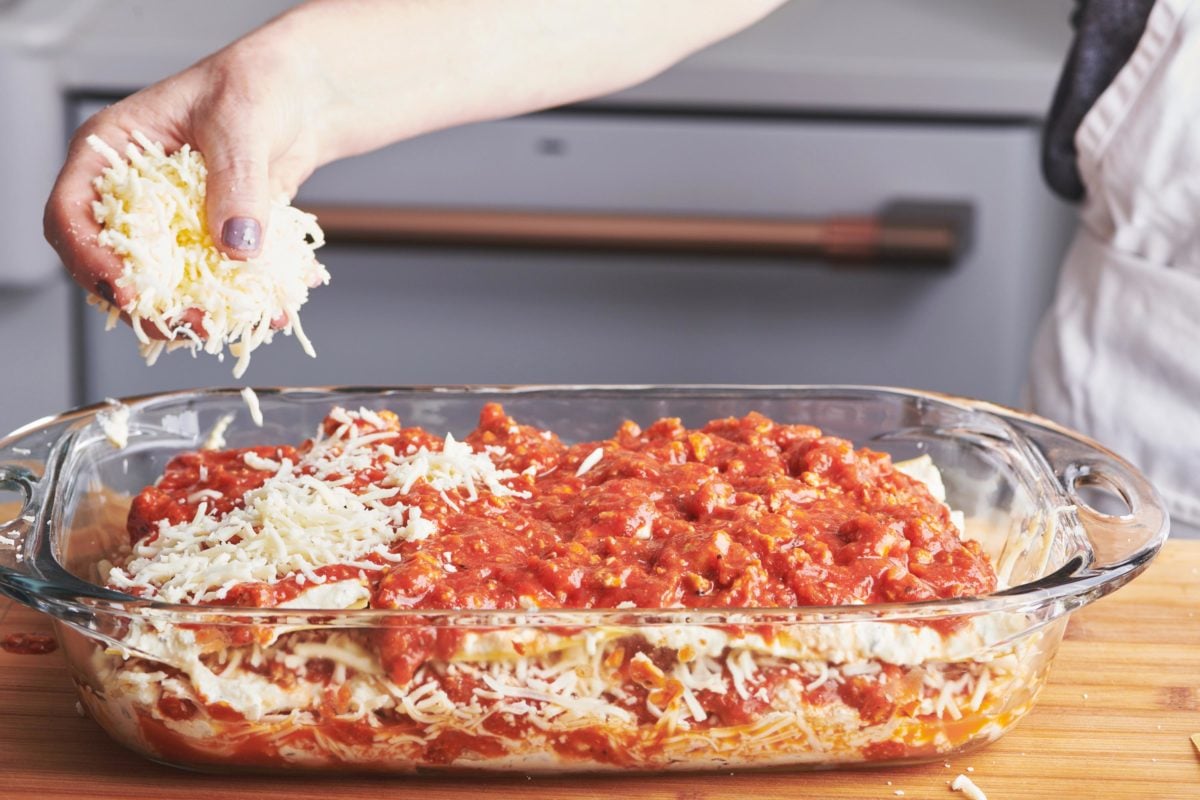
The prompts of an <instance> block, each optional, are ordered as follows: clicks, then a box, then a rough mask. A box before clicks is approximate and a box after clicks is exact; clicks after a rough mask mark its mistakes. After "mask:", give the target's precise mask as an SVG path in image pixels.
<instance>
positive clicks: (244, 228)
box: [221, 217, 262, 252]
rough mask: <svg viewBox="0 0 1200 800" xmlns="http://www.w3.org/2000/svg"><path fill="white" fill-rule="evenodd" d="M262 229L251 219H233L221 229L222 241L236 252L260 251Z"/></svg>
mask: <svg viewBox="0 0 1200 800" xmlns="http://www.w3.org/2000/svg"><path fill="white" fill-rule="evenodd" d="M261 235H262V228H260V227H259V225H258V220H254V219H251V218H250V217H231V218H230V219H227V220H225V225H224V226H222V228H221V241H222V242H224V243H225V246H226V247H229V248H232V249H234V250H244V251H247V252H253V251H255V250H257V249H258V239H259V237H260V236H261Z"/></svg>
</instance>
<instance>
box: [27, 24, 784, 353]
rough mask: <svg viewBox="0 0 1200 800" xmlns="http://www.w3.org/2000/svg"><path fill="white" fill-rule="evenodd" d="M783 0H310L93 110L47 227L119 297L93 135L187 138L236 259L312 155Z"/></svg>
mask: <svg viewBox="0 0 1200 800" xmlns="http://www.w3.org/2000/svg"><path fill="white" fill-rule="evenodd" d="M781 2H782V0H740V1H739V2H737V3H731V2H729V1H728V0H655V2H653V3H649V2H645V0H553V1H552V2H548V0H505V2H503V3H497V2H491V0H438V2H436V3H422V2H398V1H397V0H388V1H387V2H383V1H382V0H309V2H307V3H304V4H302V5H300V6H297V7H296V8H293V9H291V10H290V11H288V12H286V13H285V14H283V15H282V16H280V17H278V18H276V19H274V20H272V21H271V22H269V23H267V24H266V25H264V26H263V27H262V28H259V29H258V30H256V31H254V32H252V33H250V34H249V35H247V36H246V37H245V38H243V39H241V40H239V41H237V42H234V43H233V44H231V45H230V46H229V47H227V48H225V49H224V50H222V51H221V52H219V53H217V54H215V55H213V56H211V57H209V58H208V59H205V60H204V61H202V62H200V63H199V64H197V65H196V66H194V67H190V68H188V69H187V70H185V71H183V72H181V73H180V74H179V75H176V76H174V77H172V78H168V79H167V80H165V81H162V82H161V83H158V84H155V85H154V86H151V87H149V88H148V89H145V90H143V91H141V92H138V93H137V94H135V95H132V96H131V97H129V98H127V99H125V100H122V101H121V102H119V103H117V104H116V105H113V106H111V107H110V108H107V109H105V110H104V111H102V112H100V113H99V114H97V115H96V116H94V117H93V118H92V119H90V120H88V121H87V122H86V123H85V124H84V125H83V127H82V128H81V129H80V130H79V132H78V134H76V136H75V139H74V140H73V142H72V143H71V148H70V151H69V153H68V155H67V162H66V165H65V166H64V167H63V170H62V173H61V174H60V175H59V177H58V181H57V183H55V186H54V190H53V192H52V194H51V195H50V200H49V202H48V203H47V204H46V216H45V228H46V238H47V240H49V242H50V244H51V245H53V246H54V248H55V249H56V250H57V251H58V253H59V255H60V256H61V257H62V260H63V263H64V264H65V265H66V267H67V269H68V270H69V271H70V272H71V275H72V276H73V277H74V278H75V280H76V281H77V282H78V283H79V284H80V285H81V286H82V287H83V288H84V289H85V290H87V291H88V292H92V293H94V294H96V295H98V296H100V297H102V298H104V299H105V300H108V301H109V302H110V303H111V302H115V303H116V304H117V305H118V306H121V305H125V304H127V303H128V302H129V301H130V300H132V299H133V298H131V297H129V296H128V292H127V290H124V289H122V288H120V287H118V286H117V285H116V283H115V281H116V279H117V278H118V277H119V276H120V274H121V271H122V265H121V263H120V261H119V259H117V257H116V256H114V255H113V254H112V253H111V252H110V251H109V250H108V249H107V248H104V247H102V246H100V245H98V243H97V241H96V236H97V235H98V234H99V232H100V227H99V225H98V224H97V223H96V222H95V221H94V219H93V217H92V211H91V203H92V200H93V198H94V191H93V189H92V184H91V181H92V179H93V178H95V176H96V175H98V174H99V173H100V171H101V170H102V169H104V167H105V165H106V162H105V161H104V159H103V158H102V157H101V156H100V155H98V154H97V153H94V152H92V150H91V148H90V147H88V145H87V143H86V142H85V141H84V139H85V138H86V137H87V136H88V135H89V134H93V133H94V134H96V135H97V136H99V137H100V138H101V139H103V140H104V141H106V142H108V144H109V145H111V146H112V147H114V148H116V149H117V150H118V151H121V150H123V148H124V147H125V144H126V142H127V141H128V138H129V134H130V132H131V131H133V130H140V131H141V132H142V133H144V134H146V136H148V137H149V138H150V139H151V140H154V141H159V142H162V144H163V146H164V147H165V148H166V149H167V151H168V152H172V151H174V150H176V149H178V148H179V147H181V146H182V145H183V144H185V143H187V144H191V145H192V146H194V147H195V148H196V149H198V150H199V151H200V152H201V153H202V154H203V155H204V157H205V159H206V160H207V163H208V208H207V213H208V228H209V232H210V233H211V235H212V238H213V241H214V242H215V243H216V245H217V247H219V248H220V249H221V250H222V251H223V252H225V253H226V254H227V255H229V256H230V257H232V258H236V259H245V258H249V257H251V256H253V255H255V254H256V253H257V252H258V250H259V248H260V247H261V243H262V237H263V234H264V232H265V230H266V227H267V226H268V225H269V224H270V220H268V219H267V214H268V208H269V200H270V198H271V197H273V196H276V195H277V194H278V193H280V192H283V193H286V194H287V196H288V197H291V196H292V195H294V194H295V192H296V189H297V187H299V185H300V183H301V182H303V181H304V180H305V179H306V178H307V177H308V176H309V174H311V173H312V171H313V170H314V169H316V168H317V167H319V166H321V165H322V164H325V163H328V162H330V161H333V160H335V159H338V158H343V157H345V156H350V155H355V154H358V153H363V152H366V151H368V150H372V149H375V148H377V147H382V146H384V145H386V144H390V143H392V142H396V141H399V140H401V139H406V138H409V137H412V136H417V135H420V134H423V133H428V132H429V131H434V130H438V129H441V128H445V127H449V126H452V125H461V124H463V123H467V122H475V121H479V120H485V119H496V118H499V117H506V116H512V115H514V114H521V113H525V112H527V111H534V110H539V109H542V108H546V107H550V106H556V105H561V104H563V103H571V102H575V101H577V100H581V99H584V98H589V97H595V96H598V95H602V94H607V93H609V92H613V91H616V90H618V89H622V88H625V87H627V86H631V85H633V84H635V83H638V82H640V81H642V80H645V79H646V78H649V77H651V76H652V75H655V74H656V73H658V72H659V71H661V70H663V69H665V68H666V67H668V66H670V65H671V64H672V63H674V62H675V61H677V60H679V59H680V58H683V57H684V56H686V55H688V54H689V53H691V52H694V51H695V50H697V49H698V48H700V47H703V46H705V45H707V44H709V43H710V42H713V41H715V40H717V39H719V38H721V37H722V36H727V35H728V34H730V33H732V32H734V31H736V30H739V29H741V28H743V27H745V26H746V25H749V24H750V23H752V22H754V21H755V20H757V19H759V18H760V17H762V16H763V15H765V14H766V13H768V12H769V11H770V10H771V9H772V8H774V7H775V6H777V5H779V4H780V3H781ZM189 318H190V312H189ZM184 321H189V320H188V319H185V320H180V322H184ZM193 330H196V332H197V333H199V334H200V335H201V336H202V335H203V334H202V333H201V332H200V331H199V329H198V328H196V327H195V326H193ZM151 335H154V334H153V333H152V334H151Z"/></svg>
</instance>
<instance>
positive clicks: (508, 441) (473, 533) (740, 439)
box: [128, 404, 995, 680]
mask: <svg viewBox="0 0 1200 800" xmlns="http://www.w3.org/2000/svg"><path fill="white" fill-rule="evenodd" d="M379 417H381V418H382V420H383V422H384V425H385V427H384V428H383V429H382V430H387V431H390V432H392V433H393V436H391V437H389V438H387V439H385V440H383V441H382V442H377V443H376V445H375V446H378V445H379V444H389V445H391V446H392V448H394V450H395V452H397V453H403V452H405V451H406V450H407V449H408V448H409V446H410V445H411V446H414V447H425V448H427V449H429V450H431V451H432V450H439V449H441V447H442V444H443V441H442V439H441V437H439V436H435V435H433V434H431V433H429V432H427V431H425V430H422V429H420V428H413V427H402V426H401V424H400V421H399V420H398V419H397V418H396V417H395V416H394V415H392V414H390V413H388V412H382V413H381V414H379ZM324 424H325V431H326V434H330V433H332V432H333V431H334V430H335V429H336V428H337V427H338V425H339V424H340V423H338V422H337V421H335V420H332V419H327V420H326V421H325V423H324ZM371 432H382V431H381V429H379V428H378V427H377V426H373V425H370V424H368V423H367V422H366V421H363V420H356V433H358V434H365V433H371ZM465 441H466V442H468V443H469V444H470V445H471V446H472V447H473V448H474V449H475V450H476V451H481V450H482V449H483V448H484V447H488V448H502V450H495V449H491V450H490V452H491V453H492V459H493V461H494V462H495V463H496V464H497V466H498V467H500V468H502V469H506V470H510V471H512V472H514V473H517V477H514V478H512V479H509V480H507V481H506V482H505V483H506V484H507V485H508V486H510V487H511V488H512V489H514V490H516V491H518V492H522V493H526V492H527V493H528V494H529V496H528V497H520V496H496V495H493V494H492V493H490V492H488V491H487V490H486V489H483V488H480V491H479V495H478V498H477V499H476V500H474V501H471V500H469V499H468V497H467V493H466V491H461V492H460V493H459V494H458V496H454V497H451V498H450V499H451V500H453V503H454V504H453V506H452V505H451V504H449V503H447V502H446V498H445V497H443V496H442V494H441V493H439V492H437V491H436V490H434V489H432V488H431V487H429V486H428V485H427V484H425V483H424V482H421V481H418V482H417V484H416V485H414V486H413V487H412V489H411V490H410V491H409V492H408V493H407V494H405V495H403V496H399V497H397V498H396V501H397V502H403V503H404V504H405V505H408V506H419V507H420V508H421V510H422V516H423V517H424V518H425V519H428V520H431V521H433V522H434V523H436V525H437V533H435V534H433V535H431V536H429V537H428V538H427V539H425V540H423V541H415V542H398V543H396V544H395V545H394V546H393V547H392V548H391V549H392V551H393V552H395V553H399V554H402V555H403V556H404V558H403V560H401V561H399V562H398V563H396V562H391V561H389V562H383V561H382V559H379V562H380V565H381V569H379V570H377V571H368V572H366V573H365V575H366V578H367V580H368V581H369V582H370V584H371V591H372V599H371V607H374V608H384V609H388V608H404V609H519V608H524V607H528V606H529V605H531V604H532V605H536V606H537V607H539V608H546V609H551V608H615V607H617V606H618V605H626V606H627V605H628V604H629V603H633V604H635V605H636V606H637V607H640V608H667V607H709V608H711V607H716V608H731V607H741V608H746V607H751V608H753V607H792V606H798V605H799V606H802V605H839V604H849V603H882V602H893V601H917V600H932V599H937V598H950V597H960V596H970V595H977V594H982V593H986V592H989V591H991V590H992V589H993V588H994V587H995V573H994V571H993V569H992V567H991V565H990V563H989V561H988V559H987V557H986V556H985V555H984V554H983V553H982V551H981V550H980V548H979V546H978V544H977V543H975V542H973V541H963V540H962V539H961V538H960V536H959V533H958V531H957V529H956V528H955V526H954V524H953V523H952V522H951V520H950V514H949V510H948V509H947V508H946V506H945V505H943V504H942V503H940V502H938V501H937V500H935V499H934V498H933V497H932V496H931V495H930V493H929V491H928V489H927V488H926V487H925V485H924V484H922V483H921V482H919V481H916V480H914V479H912V478H909V477H908V476H906V475H904V474H903V473H901V472H899V471H897V470H896V469H895V468H894V467H893V465H892V462H891V459H890V457H889V456H888V455H887V454H884V453H878V452H873V451H871V450H867V449H857V450H856V449H855V448H854V446H853V445H852V444H851V443H850V442H848V441H846V440H844V439H839V438H836V437H832V436H825V435H823V434H822V432H821V431H820V430H819V429H817V428H814V427H811V426H808V425H791V424H780V423H776V422H773V421H771V420H770V419H768V418H767V417H765V416H763V415H761V414H757V413H751V414H748V415H747V416H745V417H742V418H740V419H739V418H728V419H719V420H714V421H712V422H709V423H708V424H707V425H705V426H704V427H703V428H700V429H688V428H686V427H684V426H683V425H682V424H681V422H680V421H679V420H677V419H661V420H659V421H657V422H655V423H654V424H652V425H650V426H649V427H648V428H646V429H645V430H642V429H640V428H639V427H638V426H637V425H636V424H634V423H632V422H626V423H624V424H623V425H622V426H621V427H620V429H619V430H618V431H617V432H616V435H615V436H614V437H613V438H611V439H607V440H605V441H602V442H587V443H580V444H575V445H570V446H568V445H566V444H564V443H563V442H562V441H560V440H559V438H558V437H557V436H555V435H554V434H553V433H552V432H549V431H543V430H539V429H537V428H534V427H531V426H527V425H521V424H519V423H517V422H516V421H515V420H513V419H512V418H511V417H509V416H507V415H506V414H505V412H504V410H503V409H502V408H501V407H500V406H499V405H497V404H489V405H486V406H484V408H483V410H482V412H481V414H480V421H479V426H478V427H477V428H476V429H475V430H474V431H473V432H472V433H471V434H470V435H469V436H468V437H467V438H466V440H465ZM310 447H311V442H306V443H304V444H302V445H301V446H300V447H298V448H292V447H289V446H280V447H255V448H250V449H249V450H252V451H253V452H255V453H256V454H258V455H259V456H261V457H264V458H269V459H274V460H279V459H281V458H290V459H292V460H293V461H296V460H297V458H298V457H299V456H300V455H301V454H303V453H304V452H306V451H307V450H308V449H309V448H310ZM596 448H602V449H603V456H602V458H601V459H600V460H599V461H598V462H597V463H595V465H594V466H592V467H591V468H590V469H589V470H587V471H585V472H584V473H583V474H582V475H579V476H577V475H576V473H577V471H579V468H580V465H581V464H582V463H583V462H584V461H585V460H586V459H587V458H588V456H589V455H590V454H591V453H592V452H593V451H594V450H595V449H596ZM246 452H248V450H246V449H242V450H229V451H223V452H200V453H188V454H184V455H181V456H178V457H177V458H175V459H174V460H172V461H171V462H170V463H169V464H168V466H167V468H166V471H165V474H164V475H163V476H162V478H161V479H160V480H159V482H158V483H157V485H156V486H152V487H148V488H146V489H145V490H143V491H142V493H141V494H139V495H138V497H137V498H135V500H134V502H133V506H132V508H131V511H130V514H129V519H128V530H129V534H130V536H131V537H132V538H133V540H134V541H137V540H139V539H141V538H142V537H145V536H154V535H155V533H154V532H155V531H156V530H157V527H158V523H159V521H161V520H166V521H168V522H170V523H177V522H181V521H184V520H187V519H191V518H192V517H193V516H194V515H195V512H196V507H197V505H198V504H199V501H197V502H195V503H192V502H188V497H189V496H191V495H193V493H195V492H197V491H199V490H201V489H214V490H217V491H219V492H221V493H222V495H223V497H222V498H220V499H216V500H208V501H207V502H208V503H209V508H210V509H213V510H215V513H218V514H223V513H227V512H228V511H229V510H230V509H231V508H234V507H236V506H237V505H238V504H239V503H240V502H241V500H240V498H241V495H242V494H244V493H245V492H246V491H249V490H251V489H254V488H256V487H258V486H260V485H261V484H262V483H263V482H264V481H265V480H266V479H267V478H268V477H270V475H271V473H270V472H268V471H264V470H256V469H252V468H250V467H248V466H247V465H246V464H245V462H244V460H243V455H244V454H245V453H246ZM382 459H383V457H382V455H381V456H380V459H379V461H378V462H377V463H382ZM530 468H532V469H530ZM382 474H383V472H382V468H381V467H380V468H379V469H369V470H366V471H364V472H363V473H360V474H359V475H357V476H356V481H355V483H352V484H351V486H352V487H353V486H355V485H359V486H362V485H366V484H367V483H369V482H370V481H371V480H379V479H380V478H381V476H382ZM448 565H449V566H448ZM317 572H318V573H319V574H324V575H325V576H326V577H327V578H328V579H330V580H333V579H338V578H352V577H357V576H359V574H360V570H359V569H358V568H356V567H347V566H339V565H334V566H331V567H325V568H323V569H320V570H317ZM302 588H303V587H302V586H300V585H298V584H297V583H296V582H295V581H294V580H291V579H288V580H284V581H282V582H279V583H276V584H244V585H242V586H238V587H235V588H234V589H233V590H232V591H231V592H229V594H228V596H227V597H226V599H225V600H224V601H223V602H224V603H225V604H228V605H238V606H254V607H271V606H275V605H277V604H278V603H280V602H283V601H285V600H288V599H290V598H292V597H294V596H295V595H296V594H298V593H299V591H301V589H302ZM455 639H456V636H455V634H454V633H453V632H449V633H448V632H447V631H446V630H444V629H443V630H441V631H439V630H438V629H435V628H433V627H429V628H415V627H412V626H407V627H405V628H403V629H397V630H394V631H386V632H384V633H383V634H382V635H380V636H379V642H378V645H379V648H380V655H381V657H382V658H383V661H384V663H385V665H387V666H388V669H389V672H390V673H391V674H392V677H393V678H394V679H397V680H402V679H406V678H409V677H411V674H412V671H413V670H415V669H416V668H417V667H418V666H419V665H420V664H421V663H422V662H423V661H424V660H425V659H426V658H427V657H428V655H430V654H431V653H436V652H440V651H442V650H452V647H453V642H452V641H451V640H455Z"/></svg>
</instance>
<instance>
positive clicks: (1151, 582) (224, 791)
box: [0, 541, 1200, 800]
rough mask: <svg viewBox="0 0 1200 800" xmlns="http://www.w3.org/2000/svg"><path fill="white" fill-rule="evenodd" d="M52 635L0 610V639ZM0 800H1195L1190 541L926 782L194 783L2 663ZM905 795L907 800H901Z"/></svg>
mask: <svg viewBox="0 0 1200 800" xmlns="http://www.w3.org/2000/svg"><path fill="white" fill-rule="evenodd" d="M48 629H49V626H48V625H47V623H46V620H45V618H44V617H42V616H41V615H39V614H37V613H35V612H33V611H30V610H28V609H26V608H24V607H22V606H18V605H14V604H12V603H6V604H3V605H0V638H2V637H3V636H6V635H8V634H10V633H15V632H43V631H46V630H48ZM0 687H2V688H0V797H4V798H9V797H12V798H37V800H55V799H56V798H68V797H69V798H171V800H182V799H183V798H190V797H197V798H244V797H252V798H263V799H264V800H265V799H266V798H288V800H298V799H300V798H320V800H338V799H339V798H351V797H354V798H363V797H379V796H387V797H419V798H421V799H422V800H439V799H440V798H452V797H461V796H464V795H477V796H480V797H487V798H495V799H497V800H501V799H503V798H520V799H521V800H537V799H538V798H555V799H556V800H557V799H558V798H610V797H614V796H619V797H627V798H652V799H653V800H708V799H709V798H712V799H713V800H716V799H717V798H780V799H781V800H782V798H787V799H788V800H795V798H826V797H828V798H885V800H886V799H889V798H895V797H904V798H906V799H907V800H913V799H915V798H947V799H948V800H952V798H956V797H958V798H961V797H963V795H961V794H955V793H952V792H951V791H950V789H949V787H948V786H947V784H948V783H949V781H950V780H951V779H953V778H954V776H956V775H958V774H959V773H960V772H961V773H965V774H967V775H968V776H969V777H971V778H972V779H973V780H974V781H975V782H976V784H978V785H979V787H980V788H981V789H983V790H984V791H985V792H986V793H987V796H988V798H989V800H1015V799H1016V798H1028V800H1034V799H1036V800H1045V798H1051V799H1052V800H1058V799H1059V798H1061V799H1062V800H1066V799H1067V798H1088V799H1089V800H1090V799H1091V798H1102V799H1103V800H1108V799H1109V798H1138V800H1151V799H1154V800H1184V798H1192V799H1193V800H1195V799H1196V798H1200V756H1198V754H1197V751H1196V750H1195V749H1194V748H1193V745H1192V744H1191V742H1190V740H1189V736H1190V735H1192V734H1195V733H1200V541H1191V542H1185V541H1180V542H1170V543H1168V544H1167V546H1166V548H1165V549H1164V551H1163V552H1162V554H1161V555H1160V556H1159V557H1158V559H1157V560H1156V561H1155V563H1154V565H1153V566H1152V567H1151V568H1150V569H1149V571H1148V572H1147V573H1146V574H1145V575H1143V576H1142V577H1140V578H1138V579H1137V580H1136V581H1134V582H1133V583H1132V584H1131V585H1130V586H1127V587H1126V588H1124V589H1122V590H1121V591H1119V592H1117V593H1116V594H1115V595H1113V596H1112V597H1108V598H1105V599H1104V600H1101V601H1100V602H1098V603H1096V604H1095V605H1093V606H1090V607H1088V608H1086V609H1084V610H1083V611H1081V612H1078V613H1077V614H1076V615H1075V617H1074V618H1073V619H1072V620H1071V624H1070V627H1069V628H1068V630H1067V636H1066V640H1065V641H1064V642H1063V645H1062V649H1061V650H1060V652H1059V655H1058V658H1057V660H1056V661H1055V664H1054V668H1053V670H1052V672H1051V677H1050V682H1049V684H1048V685H1047V687H1046V689H1045V691H1044V692H1043V694H1042V697H1041V700H1040V701H1039V703H1038V706H1037V708H1036V709H1034V711H1033V712H1032V713H1031V714H1030V715H1029V716H1028V717H1026V718H1025V719H1024V720H1023V721H1022V722H1021V723H1020V725H1018V726H1017V728H1015V729H1014V730H1013V731H1011V732H1010V733H1009V734H1008V735H1006V736H1005V737H1004V738H1002V739H1001V740H1000V741H998V742H996V743H994V744H992V745H991V746H990V747H988V748H986V749H984V750H982V751H978V752H977V753H975V754H973V755H970V756H966V757H962V758H955V759H952V760H951V762H950V765H949V766H948V767H947V766H943V764H942V763H941V762H938V763H936V764H930V765H926V766H916V767H892V768H887V769H860V770H853V771H842V772H825V773H805V772H774V773H753V772H742V773H736V774H730V773H728V772H721V773H716V774H695V775H659V776H636V775H630V776H618V777H595V776H582V777H581V776H575V777H571V776H567V777H557V778H532V779H529V778H525V777H517V778H503V779H472V780H463V779H451V778H435V777H417V778H414V777H397V778H367V777H340V776H337V775H330V776H328V777H311V776H297V777H294V778H263V777H245V776H224V775H196V774H191V773H186V772H181V771H179V770H175V769H171V768H169V767H164V766H159V765H157V764H152V763H150V762H148V761H145V760H143V759H142V758H140V757H138V756H136V755H134V754H133V753H130V752H128V751H126V750H124V749H122V748H121V747H119V746H118V745H116V744H113V743H112V742H111V741H109V739H108V737H107V736H106V735H105V734H104V733H103V732H102V731H101V730H100V728H98V727H97V726H96V725H95V724H94V723H93V722H92V721H91V720H88V719H84V718H82V717H81V716H79V714H78V713H77V712H76V707H75V695H74V691H73V689H72V687H71V684H70V681H69V680H68V678H67V670H66V667H65V665H64V664H63V659H62V657H61V656H60V655H59V654H58V653H52V654H49V655H36V656H35V655H14V654H10V653H6V652H3V651H0ZM901 793H903V794H901Z"/></svg>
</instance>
